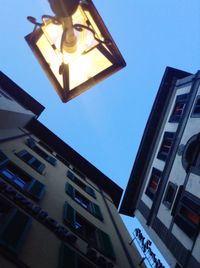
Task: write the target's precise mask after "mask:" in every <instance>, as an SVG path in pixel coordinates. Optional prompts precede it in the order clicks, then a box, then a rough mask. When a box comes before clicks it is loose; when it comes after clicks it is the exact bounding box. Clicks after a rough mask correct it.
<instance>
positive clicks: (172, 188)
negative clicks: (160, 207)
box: [163, 182, 178, 209]
mask: <svg viewBox="0 0 200 268" xmlns="http://www.w3.org/2000/svg"><path fill="white" fill-rule="evenodd" d="M177 187H178V186H177V185H175V184H174V183H172V182H169V183H168V186H167V190H166V193H165V196H164V199H163V204H164V205H165V206H166V207H167V208H169V209H170V208H171V206H172V203H173V201H174V197H175V195H176V190H177Z"/></svg>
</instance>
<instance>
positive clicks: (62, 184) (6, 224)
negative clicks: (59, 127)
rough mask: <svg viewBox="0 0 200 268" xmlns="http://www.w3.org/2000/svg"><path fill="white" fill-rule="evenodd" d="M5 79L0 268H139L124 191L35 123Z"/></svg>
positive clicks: (34, 108) (25, 100)
mask: <svg viewBox="0 0 200 268" xmlns="http://www.w3.org/2000/svg"><path fill="white" fill-rule="evenodd" d="M43 110H44V107H43V106H42V105H41V104H40V103H38V102H37V101H36V100H35V99H33V98H32V97H31V96H30V95H28V94H27V93H26V92H25V91H23V90H22V89H21V88H19V87H18V86H17V85H16V84H15V83H14V82H13V81H11V80H10V79H9V78H8V77H7V76H5V75H4V74H3V73H0V267H3V268H13V267H24V268H28V267H29V268H47V267H48V268H55V267H58V268H65V267H67V268H93V267H104V268H112V267H116V268H117V267H123V268H133V267H138V263H139V261H140V260H141V257H139V255H138V254H137V252H136V250H135V248H134V247H133V245H129V242H130V240H131V237H130V235H129V233H128V231H127V229H126V228H125V225H124V223H123V221H122V220H121V217H120V215H119V213H118V211H117V208H118V206H119V202H120V199H121V195H122V189H121V188H120V187H119V186H118V185H117V184H116V183H115V182H113V181H112V180H110V179H109V178H108V177H106V176H105V175H104V174H103V173H102V172H101V171H99V170H98V169H97V168H96V167H94V166H93V165H92V164H91V163H89V162H88V161H87V160H86V159H84V158H83V157H82V156H81V155H80V154H78V153H77V152H76V151H74V150H73V149H72V148H71V147H70V146H68V145H67V144H66V143H65V142H64V141H62V140H61V139H60V138H59V137H57V136H56V135H55V134H54V133H53V132H51V131H50V130H49V129H47V128H46V127H45V126H44V125H43V124H42V123H40V122H39V121H38V117H39V115H40V114H41V113H42V111H43Z"/></svg>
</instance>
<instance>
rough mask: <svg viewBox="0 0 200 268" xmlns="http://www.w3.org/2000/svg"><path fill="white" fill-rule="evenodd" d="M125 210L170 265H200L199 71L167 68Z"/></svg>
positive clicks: (123, 210)
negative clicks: (140, 224) (141, 226)
mask: <svg viewBox="0 0 200 268" xmlns="http://www.w3.org/2000/svg"><path fill="white" fill-rule="evenodd" d="M128 204H129V208H128ZM120 211H121V212H122V213H124V214H127V215H132V216H133V215H134V216H136V217H137V218H138V219H139V221H140V222H141V223H142V225H143V227H144V228H145V229H146V231H147V232H148V234H149V235H150V237H151V238H152V240H153V241H154V242H155V244H156V245H157V247H158V248H159V250H160V251H161V252H162V254H163V255H164V256H165V258H166V261H167V262H168V263H169V265H170V267H176V268H179V267H184V268H186V267H188V268H189V267H193V268H197V267H200V251H199V250H200V73H199V72H197V73H196V74H195V75H191V74H189V73H186V72H183V71H179V70H176V69H173V68H169V67H168V68H167V69H166V72H165V74H164V77H163V80H162V82H161V85H160V88H159V91H158V94H157V97H156V100H155V102H154V105H153V108H152V111H151V114H150V117H149V120H148V122H147V126H146V129H145V132H144V135H143V139H142V141H141V144H140V148H139V150H138V154H137V158H136V160H135V163H134V166H133V170H132V173H131V177H130V179H129V183H128V186H127V189H126V193H125V196H124V200H123V202H122V206H121V209H120Z"/></svg>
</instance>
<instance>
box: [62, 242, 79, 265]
mask: <svg viewBox="0 0 200 268" xmlns="http://www.w3.org/2000/svg"><path fill="white" fill-rule="evenodd" d="M66 267H69V268H77V254H76V253H75V252H74V251H73V250H72V249H70V248H69V247H67V246H66V245H65V244H62V245H61V249H60V258H59V268H66Z"/></svg>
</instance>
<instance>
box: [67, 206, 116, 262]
mask: <svg viewBox="0 0 200 268" xmlns="http://www.w3.org/2000/svg"><path fill="white" fill-rule="evenodd" d="M77 215H78V217H80V218H81V220H82V221H83V222H84V223H85V224H87V225H88V226H90V227H89V228H94V236H95V243H92V241H89V240H88V238H87V237H86V236H84V235H83V234H81V233H80V232H78V231H77V230H76V228H75V225H76V217H77ZM63 221H64V223H65V224H66V225H67V226H68V227H70V228H72V230H73V232H75V234H76V235H77V236H79V237H80V238H81V239H83V240H85V241H86V242H87V243H88V244H89V245H90V246H91V247H94V248H95V249H97V250H98V251H99V252H100V253H102V254H103V255H105V256H106V257H108V258H110V259H112V260H115V259H116V256H115V253H114V249H113V245H112V242H111V240H110V237H109V235H108V234H107V233H105V232H104V231H102V230H100V229H99V228H97V227H96V226H95V225H93V224H92V223H91V222H90V221H88V220H87V219H86V218H85V217H84V216H82V215H81V214H80V213H79V212H77V211H76V210H75V209H74V208H73V207H72V206H71V205H70V204H69V203H68V202H65V203H64V209H63ZM104 240H107V243H105V241H104ZM108 252H109V253H108Z"/></svg>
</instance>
